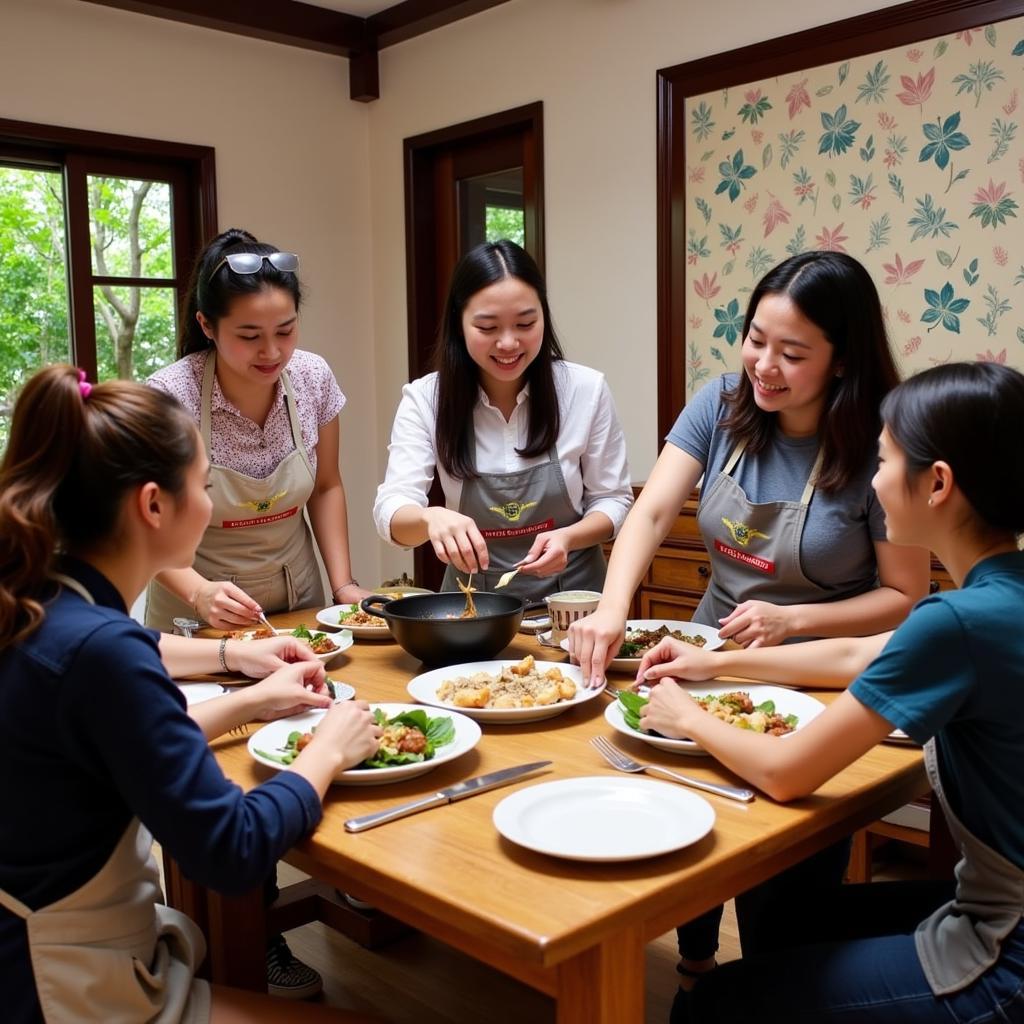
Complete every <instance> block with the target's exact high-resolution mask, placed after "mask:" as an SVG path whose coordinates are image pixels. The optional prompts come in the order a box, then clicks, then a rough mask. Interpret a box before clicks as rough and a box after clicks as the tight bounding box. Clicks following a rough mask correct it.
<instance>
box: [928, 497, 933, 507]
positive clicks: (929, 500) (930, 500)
mask: <svg viewBox="0 0 1024 1024" xmlns="http://www.w3.org/2000/svg"><path fill="white" fill-rule="evenodd" d="M934 504H935V502H934V501H932V499H931V498H929V499H928V507H929V508H931V507H932V505H934Z"/></svg>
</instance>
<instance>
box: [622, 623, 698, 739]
mask: <svg viewBox="0 0 1024 1024" xmlns="http://www.w3.org/2000/svg"><path fill="white" fill-rule="evenodd" d="M715 672H716V669H715V655H714V653H713V652H712V651H705V650H702V649H701V648H699V647H694V645H693V644H688V643H687V642H686V641H685V640H677V639H676V638H675V637H674V636H667V637H665V639H664V640H661V641H660V642H659V643H658V644H657V646H656V647H652V648H651V649H650V650H649V651H648V652H647V653H646V654H645V655H644V656H643V657H642V658H641V659H640V667H639V668H638V669H637V672H636V683H635V684H634V688H635V687H636V686H641V685H644V684H648V685H651V686H653V685H654V683H655V682H657V681H658V680H659V679H661V678H663V677H665V676H671V677H672V678H673V679H713V678H714V677H715ZM659 731H660V730H659Z"/></svg>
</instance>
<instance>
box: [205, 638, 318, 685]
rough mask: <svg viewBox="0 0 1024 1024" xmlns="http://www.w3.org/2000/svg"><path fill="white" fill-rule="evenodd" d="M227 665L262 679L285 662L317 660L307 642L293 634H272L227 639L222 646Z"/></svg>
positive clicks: (289, 663)
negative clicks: (264, 637) (252, 638)
mask: <svg viewBox="0 0 1024 1024" xmlns="http://www.w3.org/2000/svg"><path fill="white" fill-rule="evenodd" d="M224 658H225V660H226V661H227V663H228V668H230V669H232V670H233V671H235V672H241V673H242V675H246V676H248V677H249V678H250V679H263V678H264V677H265V676H269V675H270V673H271V672H276V671H277V670H278V669H279V668H284V667H285V665H291V664H294V663H295V662H299V661H311V662H315V663H316V664H319V660H318V659H317V656H316V655H315V654H314V653H313V650H312V648H311V647H310V646H309V644H304V643H302V641H301V640H296V639H295V637H293V636H273V637H270V638H269V639H267V640H229V641H228V642H227V645H226V646H225V648H224Z"/></svg>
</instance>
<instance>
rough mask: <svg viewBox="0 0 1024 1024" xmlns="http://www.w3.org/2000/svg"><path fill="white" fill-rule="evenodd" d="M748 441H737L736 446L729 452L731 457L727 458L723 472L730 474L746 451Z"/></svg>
mask: <svg viewBox="0 0 1024 1024" xmlns="http://www.w3.org/2000/svg"><path fill="white" fill-rule="evenodd" d="M746 448H747V442H746V441H737V442H736V446H735V447H734V448H733V450H732V451H731V452H730V453H729V458H727V459H726V460H725V465H724V466H723V467H722V472H723V473H724V474H725V475H726V476H728V475H729V474H730V473H731V472H732V471H733V470H734V469H735V468H736V463H737V462H739V461H740V456H741V455H742V454H743V453H744V451H746Z"/></svg>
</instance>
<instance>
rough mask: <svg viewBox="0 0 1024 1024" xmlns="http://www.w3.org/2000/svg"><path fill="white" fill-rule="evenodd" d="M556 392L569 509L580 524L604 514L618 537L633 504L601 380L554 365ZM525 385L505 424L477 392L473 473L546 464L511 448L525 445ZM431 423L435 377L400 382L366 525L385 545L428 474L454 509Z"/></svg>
mask: <svg viewBox="0 0 1024 1024" xmlns="http://www.w3.org/2000/svg"><path fill="white" fill-rule="evenodd" d="M553 369H554V374H555V391H556V393H557V395H558V408H559V413H560V416H561V428H560V429H559V432H558V438H557V439H556V441H555V450H556V452H557V454H558V462H559V465H560V466H561V468H562V476H563V477H564V478H565V486H566V490H567V491H568V494H569V500H570V501H571V502H572V506H573V508H575V509H576V511H577V512H578V513H579V515H580V518H581V519H582V518H583V517H584V516H585V515H588V514H589V513H591V512H603V513H604V514H605V515H606V516H607V517H608V518H609V519H610V520H611V521H612V525H613V527H614V530H615V533H618V531H619V527H620V526H621V525H622V521H623V520H624V519H625V518H626V513H627V512H628V511H629V507H630V505H632V503H633V492H632V489H631V488H630V482H629V466H628V464H627V462H626V439H625V436H624V435H623V433H622V426H621V424H620V423H619V418H618V416H617V414H616V412H615V403H614V401H613V400H612V393H611V390H610V389H609V387H608V383H607V381H605V379H604V374H602V373H599V372H598V371H597V370H592V369H590V368H589V367H587V366H580V365H579V364H578V363H570V362H565V361H560V362H556V363H555V364H554V367H553ZM529 397H530V396H529V385H527V386H526V387H525V388H523V390H522V391H520V392H519V394H518V395H517V396H516V407H515V409H514V410H513V412H512V416H511V418H510V419H509V421H508V422H506V421H505V417H504V416H502V414H501V412H500V410H499V409H497V408H496V407H495V406H493V405H491V403H490V401H489V400H488V398H487V396H486V394H485V393H484V391H483V389H481V390H480V397H479V400H478V401H477V403H476V406H475V407H474V409H473V429H474V432H475V434H476V450H475V458H476V468H477V470H478V472H480V473H512V472H515V471H516V470H519V469H527V468H529V467H531V466H536V465H539V464H541V463H543V462H546V461H547V458H548V456H547V455H546V454H544V455H538V456H537V457H535V458H531V459H524V458H522V457H521V456H519V455H518V454H517V453H516V448H522V447H524V446H525V444H526V440H527V435H528V433H529V428H530V406H529ZM436 419H437V374H436V373H430V374H427V376H425V377H420V378H419V379H418V380H414V381H412V383H410V384H406V385H405V386H404V387H403V388H402V400H401V402H400V403H399V405H398V411H397V412H396V413H395V422H394V425H393V426H392V428H391V444H390V445H389V446H388V468H387V473H386V475H385V477H384V482H383V483H382V484H381V485H380V487H378V488H377V499H376V501H375V502H374V504H373V519H374V522H375V523H376V525H377V532H378V533H379V534H380V536H381V537H382V538H383V539H384V540H386V541H388V542H389V543H391V544H394V543H395V541H394V540H393V539H392V537H391V519H392V517H393V516H394V514H395V513H396V512H397V511H398V510H399V509H400V508H402V507H403V506H406V505H418V506H419V507H420V508H426V507H427V493H428V491H429V490H430V485H431V483H432V482H433V479H434V473H435V470H436V472H437V474H438V478H439V479H440V481H441V487H442V488H443V489H444V496H445V505H446V506H447V507H448V508H450V509H454V510H456V511H457V510H458V508H459V500H460V498H461V497H462V481H461V480H457V479H455V478H454V477H452V476H450V475H449V474H448V473H446V472H445V471H444V470H443V469H442V468H441V467H440V466H439V465H438V464H437V449H436V446H435V444H434V434H435V429H436Z"/></svg>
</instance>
